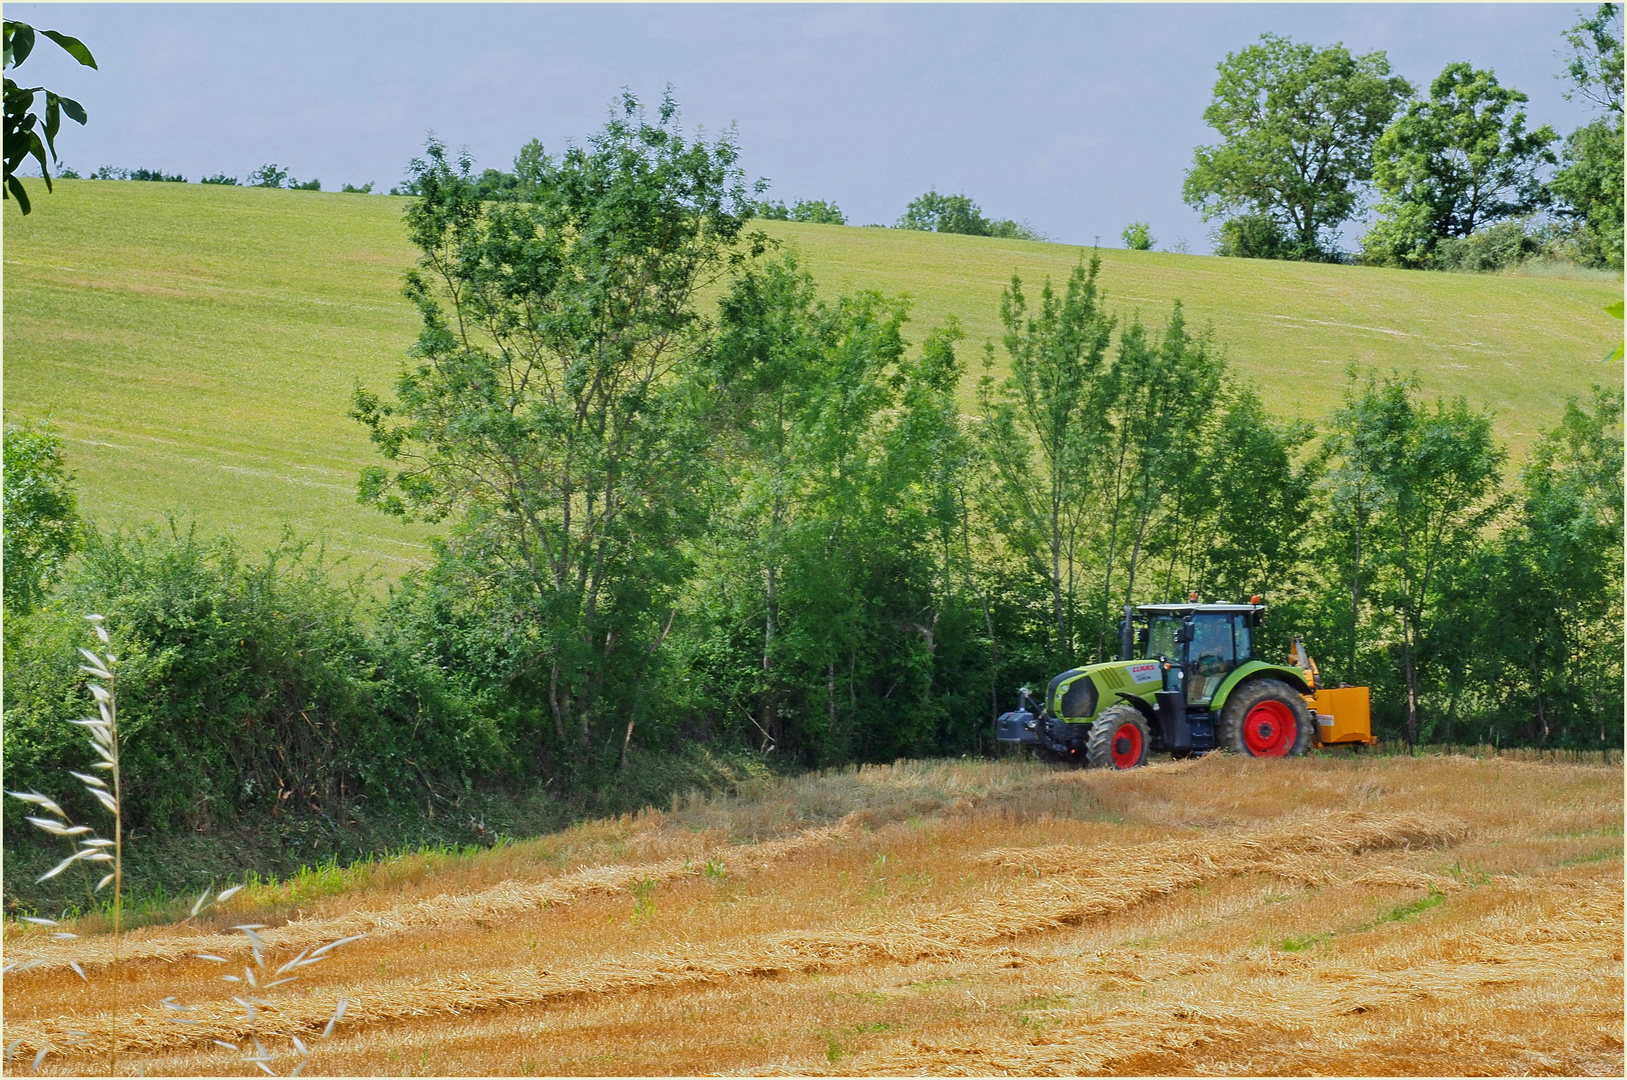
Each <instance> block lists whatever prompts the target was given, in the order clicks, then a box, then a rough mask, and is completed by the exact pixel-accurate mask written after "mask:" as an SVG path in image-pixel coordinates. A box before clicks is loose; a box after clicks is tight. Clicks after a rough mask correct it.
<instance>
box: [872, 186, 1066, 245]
mask: <svg viewBox="0 0 1627 1080" xmlns="http://www.w3.org/2000/svg"><path fill="white" fill-rule="evenodd" d="M893 228H895V229H916V230H919V231H922V232H940V233H959V234H961V235H963V236H992V237H995V238H997V239H1001V240H1044V239H1046V237H1045V235H1044V234H1043V233H1040V232H1038V231H1036V230H1035V229H1034V228H1033V226H1031V225H1029V224H1028V223H1027V222H1026V221H1023V222H1019V221H1011V220H1009V219H1001V220H998V221H990V220H989V219H988V218H986V217H984V216H983V211H982V210H981V209H979V208H978V205H977V203H975V202H973V201H972V200H971V199H970V198H969V197H967V196H966V195H939V194H938V192H937V190H936V189H933V190H931V191H928V192H927V193H926V194H925V195H921V196H918V197H917V198H915V199H912V200H910V204H909V206H907V207H906V208H905V209H904V216H903V217H901V218H899V219H898V222H897V224H895V225H894V226H893Z"/></svg>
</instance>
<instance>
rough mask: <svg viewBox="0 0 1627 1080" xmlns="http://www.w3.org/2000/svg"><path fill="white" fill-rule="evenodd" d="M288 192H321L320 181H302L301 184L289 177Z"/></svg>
mask: <svg viewBox="0 0 1627 1080" xmlns="http://www.w3.org/2000/svg"><path fill="white" fill-rule="evenodd" d="M288 190H289V191H321V190H322V181H320V180H306V181H304V182H303V183H302V182H300V181H298V180H295V179H293V178H292V177H289V180H288Z"/></svg>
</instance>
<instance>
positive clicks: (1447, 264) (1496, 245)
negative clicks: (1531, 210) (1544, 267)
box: [1432, 219, 1543, 271]
mask: <svg viewBox="0 0 1627 1080" xmlns="http://www.w3.org/2000/svg"><path fill="white" fill-rule="evenodd" d="M1542 250H1543V243H1542V237H1541V235H1540V233H1538V232H1536V231H1533V230H1531V229H1528V228H1527V224H1526V222H1525V221H1523V220H1519V219H1515V220H1511V221H1499V222H1498V223H1497V224H1495V225H1493V226H1491V227H1490V228H1486V229H1481V230H1480V231H1479V232H1475V233H1470V234H1469V235H1468V236H1464V237H1454V236H1447V237H1443V238H1441V239H1440V240H1438V241H1437V242H1436V244H1435V254H1434V258H1433V260H1432V262H1433V265H1434V267H1435V269H1437V270H1468V271H1485V270H1506V269H1508V268H1509V267H1513V266H1518V265H1519V264H1520V263H1522V262H1524V261H1525V260H1526V259H1527V258H1530V257H1531V256H1533V255H1536V254H1538V253H1540V252H1541V251H1542Z"/></svg>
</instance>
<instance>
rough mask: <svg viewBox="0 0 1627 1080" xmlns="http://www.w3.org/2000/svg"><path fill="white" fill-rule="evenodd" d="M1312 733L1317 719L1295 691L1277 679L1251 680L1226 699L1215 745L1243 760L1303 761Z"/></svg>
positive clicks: (1216, 729)
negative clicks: (1299, 759) (1279, 759)
mask: <svg viewBox="0 0 1627 1080" xmlns="http://www.w3.org/2000/svg"><path fill="white" fill-rule="evenodd" d="M1290 724H1291V725H1292V726H1293V730H1292V731H1289V730H1288V728H1289V725H1290ZM1315 733H1316V718H1315V717H1314V716H1312V715H1311V710H1310V706H1308V705H1306V704H1305V699H1304V698H1302V697H1300V696H1299V692H1298V691H1296V690H1295V689H1294V688H1293V687H1291V686H1289V685H1288V684H1287V683H1285V682H1281V681H1280V680H1277V679H1254V680H1253V681H1251V682H1246V683H1244V684H1243V685H1242V686H1240V687H1238V688H1237V689H1236V690H1234V691H1232V694H1231V696H1230V697H1228V698H1227V699H1226V704H1225V706H1224V707H1223V708H1222V709H1221V710H1220V722H1219V723H1218V724H1216V725H1215V742H1216V744H1217V745H1219V746H1220V748H1221V749H1223V750H1230V751H1231V752H1232V753H1234V754H1241V755H1243V756H1245V757H1303V756H1304V754H1305V751H1306V750H1308V749H1310V746H1311V741H1312V740H1313V738H1314V737H1315Z"/></svg>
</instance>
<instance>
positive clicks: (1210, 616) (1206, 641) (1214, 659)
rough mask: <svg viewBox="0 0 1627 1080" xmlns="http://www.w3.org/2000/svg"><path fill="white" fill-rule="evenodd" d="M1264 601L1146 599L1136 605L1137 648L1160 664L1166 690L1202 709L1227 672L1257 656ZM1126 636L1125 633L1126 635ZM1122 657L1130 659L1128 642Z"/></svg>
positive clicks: (1186, 702) (1193, 706)
mask: <svg viewBox="0 0 1627 1080" xmlns="http://www.w3.org/2000/svg"><path fill="white" fill-rule="evenodd" d="M1264 611H1265V605H1264V604H1196V603H1193V604H1145V605H1143V606H1141V607H1139V608H1136V609H1135V613H1134V615H1133V616H1132V618H1133V620H1134V623H1135V624H1136V633H1135V646H1136V649H1135V651H1136V652H1138V653H1139V654H1140V657H1141V658H1143V659H1147V660H1156V661H1158V662H1159V664H1160V666H1161V667H1162V668H1163V675H1164V677H1163V683H1164V689H1165V690H1166V691H1170V692H1176V693H1179V694H1180V696H1181V698H1182V701H1183V702H1184V704H1185V705H1186V707H1187V708H1189V709H1192V708H1200V709H1201V708H1205V707H1207V706H1208V705H1209V703H1210V702H1211V701H1212V700H1213V699H1214V696H1215V692H1216V691H1217V690H1219V689H1220V686H1221V684H1222V683H1223V682H1225V681H1226V676H1228V675H1230V674H1231V673H1232V672H1233V671H1236V670H1237V669H1238V668H1239V667H1241V666H1242V665H1244V664H1246V663H1248V662H1249V661H1250V660H1253V659H1254V658H1255V656H1254V628H1255V627H1256V626H1257V625H1258V623H1259V620H1260V616H1261V613H1263V612H1264ZM1127 636H1128V635H1127ZM1125 652H1126V656H1125V659H1127V660H1128V659H1132V658H1133V657H1132V656H1131V655H1129V653H1130V649H1129V647H1128V645H1126V648H1125Z"/></svg>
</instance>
